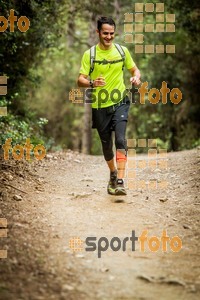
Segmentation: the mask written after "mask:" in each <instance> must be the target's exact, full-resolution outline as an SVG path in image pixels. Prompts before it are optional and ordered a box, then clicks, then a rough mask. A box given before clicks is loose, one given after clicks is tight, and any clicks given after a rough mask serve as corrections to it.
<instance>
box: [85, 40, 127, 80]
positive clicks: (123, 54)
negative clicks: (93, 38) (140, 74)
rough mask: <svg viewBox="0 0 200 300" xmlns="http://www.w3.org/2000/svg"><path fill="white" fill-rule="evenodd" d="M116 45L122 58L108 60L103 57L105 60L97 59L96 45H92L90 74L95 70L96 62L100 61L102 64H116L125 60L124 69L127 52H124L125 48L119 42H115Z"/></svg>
mask: <svg viewBox="0 0 200 300" xmlns="http://www.w3.org/2000/svg"><path fill="white" fill-rule="evenodd" d="M114 45H115V47H116V48H117V50H118V52H119V53H120V55H121V59H117V60H111V61H109V60H106V59H103V60H95V56H96V45H94V46H92V47H91V48H90V72H89V76H90V74H91V73H92V72H93V70H94V65H95V63H98V64H99V65H100V64H102V65H106V64H115V63H118V62H121V61H123V66H122V70H123V69H124V61H125V53H124V50H123V48H122V47H121V46H120V45H119V44H114Z"/></svg>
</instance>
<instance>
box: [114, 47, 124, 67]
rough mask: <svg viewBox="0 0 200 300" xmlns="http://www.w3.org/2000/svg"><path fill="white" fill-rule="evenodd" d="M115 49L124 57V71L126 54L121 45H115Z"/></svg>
mask: <svg viewBox="0 0 200 300" xmlns="http://www.w3.org/2000/svg"><path fill="white" fill-rule="evenodd" d="M115 47H116V48H117V50H118V52H119V54H120V55H121V57H122V60H123V66H122V70H123V69H124V61H125V57H126V55H125V52H124V50H123V48H122V46H120V45H119V44H115Z"/></svg>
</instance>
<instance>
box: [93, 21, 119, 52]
mask: <svg viewBox="0 0 200 300" xmlns="http://www.w3.org/2000/svg"><path fill="white" fill-rule="evenodd" d="M97 32H98V33H99V41H100V43H101V44H102V45H103V46H104V47H105V49H106V48H109V47H110V46H111V45H112V41H113V39H114V36H115V27H114V26H112V25H109V24H103V25H102V27H101V30H100V31H98V30H97Z"/></svg>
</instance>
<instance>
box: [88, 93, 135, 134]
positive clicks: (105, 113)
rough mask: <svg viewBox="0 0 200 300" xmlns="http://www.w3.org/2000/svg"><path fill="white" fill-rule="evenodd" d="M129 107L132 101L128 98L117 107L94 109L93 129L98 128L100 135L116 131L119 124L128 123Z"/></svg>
mask: <svg viewBox="0 0 200 300" xmlns="http://www.w3.org/2000/svg"><path fill="white" fill-rule="evenodd" d="M129 107H130V100H129V98H128V96H126V97H125V98H124V99H123V100H122V101H120V102H119V103H117V104H115V105H112V106H109V107H105V108H99V109H97V108H92V128H96V129H97V130H98V132H99V133H101V132H104V131H108V130H112V131H113V130H115V126H116V124H117V123H118V122H121V121H126V122H127V121H128V111H129Z"/></svg>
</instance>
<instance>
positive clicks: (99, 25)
mask: <svg viewBox="0 0 200 300" xmlns="http://www.w3.org/2000/svg"><path fill="white" fill-rule="evenodd" d="M103 24H109V25H111V26H114V28H116V25H115V21H114V20H113V19H112V18H111V17H100V18H98V20H97V28H98V30H99V31H100V30H101V28H102V25H103Z"/></svg>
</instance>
